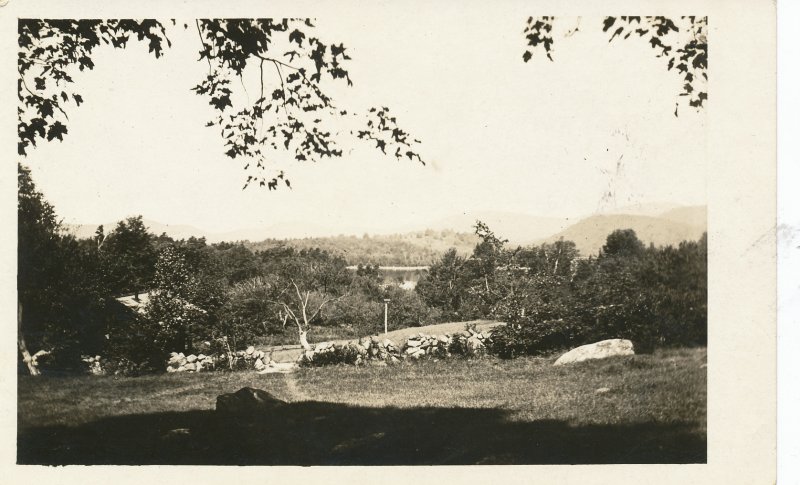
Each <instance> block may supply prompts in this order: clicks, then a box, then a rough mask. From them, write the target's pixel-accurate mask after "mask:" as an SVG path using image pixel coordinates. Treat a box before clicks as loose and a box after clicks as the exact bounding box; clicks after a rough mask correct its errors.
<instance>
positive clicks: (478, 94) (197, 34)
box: [14, 4, 720, 466]
mask: <svg viewBox="0 0 800 485" xmlns="http://www.w3.org/2000/svg"><path fill="white" fill-rule="evenodd" d="M445 5H446V4H442V5H441V6H439V7H437V8H434V7H432V6H427V7H426V11H425V12H424V14H422V13H421V12H419V11H415V9H410V8H406V9H387V11H386V12H383V15H380V13H381V12H382V11H381V10H380V9H379V10H378V12H379V13H378V14H375V13H374V12H373V14H372V15H370V16H369V17H368V18H367V17H364V16H359V15H358V14H357V10H351V11H350V12H349V13H348V14H347V15H330V14H328V15H320V16H317V17H286V18H283V17H269V16H260V17H247V18H245V17H233V16H230V17H198V16H195V17H183V18H181V17H177V16H176V17H174V18H172V17H169V16H165V17H159V18H139V17H137V18H121V17H120V18H112V17H105V16H104V17H102V18H91V17H89V16H80V17H75V18H64V17H63V16H60V15H54V16H52V17H48V16H38V17H33V16H20V17H19V18H16V19H14V22H15V23H16V27H17V31H16V36H15V37H16V41H17V44H16V46H15V47H14V56H15V58H16V64H17V74H16V78H17V90H16V94H17V110H16V111H17V137H16V140H15V141H16V146H17V154H16V159H17V241H16V245H17V251H16V255H17V275H16V288H17V291H16V300H17V305H16V317H17V327H16V347H17V348H16V380H17V384H16V385H17V396H16V403H15V405H16V425H17V428H16V463H17V464H18V465H289V466H335V465H360V466H377V465H576V464H580V465H593V464H603V465H611V464H698V465H704V464H706V463H708V462H709V458H708V457H709V436H708V422H709V407H708V396H709V375H708V363H709V355H708V348H709V346H710V345H714V341H713V339H712V338H710V337H709V242H708V241H709V223H710V219H709V190H710V189H709V187H710V186H711V184H714V183H718V182H719V181H720V180H719V179H715V177H714V173H713V172H712V170H711V168H710V167H711V163H712V162H711V160H712V154H711V152H710V150H709V145H710V143H711V141H710V126H709V125H710V119H711V118H710V117H709V110H710V109H711V108H710V106H713V103H714V99H715V98H714V96H715V92H714V89H712V88H713V86H714V84H713V83H711V82H710V79H713V74H712V73H713V71H712V70H710V69H713V66H714V62H715V59H714V55H713V54H714V42H715V40H714V36H713V35H710V30H709V29H711V31H713V29H714V18H713V17H710V16H708V15H707V14H706V13H705V11H703V10H701V11H691V10H686V11H684V12H681V13H680V14H678V15H655V14H653V15H641V16H623V15H616V14H615V15H596V14H592V15H550V14H549V13H548V11H546V10H545V11H543V10H537V8H536V5H535V4H532V5H531V8H530V9H529V10H527V11H526V13H525V14H523V15H519V14H518V12H519V11H523V10H524V9H522V10H520V9H514V10H513V11H511V13H510V11H509V9H498V10H492V9H488V8H481V9H476V8H465V9H458V8H456V7H455V5H449V6H445ZM262 10H263V11H264V14H266V15H268V14H269V9H262ZM609 13H611V12H609ZM653 13H657V12H653ZM709 66H711V67H709ZM710 86H711V88H710Z"/></svg>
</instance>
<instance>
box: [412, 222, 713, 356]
mask: <svg viewBox="0 0 800 485" xmlns="http://www.w3.org/2000/svg"><path fill="white" fill-rule="evenodd" d="M476 232H477V234H478V236H479V237H480V239H481V242H480V243H479V244H478V245H477V246H476V247H475V251H474V252H473V254H472V255H471V256H470V257H465V258H464V257H460V256H458V255H457V254H456V252H455V251H449V252H448V253H446V254H445V255H444V256H443V257H442V259H441V260H440V261H439V262H438V263H436V264H435V265H433V266H432V267H431V269H430V272H429V273H428V274H427V275H426V276H425V277H424V278H423V279H422V280H421V281H420V282H419V284H418V285H417V288H416V291H417V292H418V293H419V294H420V296H422V298H423V300H424V301H425V303H426V304H428V305H430V306H433V307H435V308H438V309H440V311H441V312H442V315H443V316H444V317H445V318H446V319H451V320H453V319H460V320H469V319H473V318H485V317H488V318H496V319H499V320H503V321H505V322H507V323H508V325H507V326H506V327H504V328H503V329H501V330H500V331H499V332H497V333H496V334H495V336H494V345H495V347H496V348H495V350H496V351H497V352H498V353H499V354H500V355H502V356H506V357H511V356H514V355H519V354H536V353H542V352H548V351H552V350H555V349H559V348H566V347H570V346H575V345H580V344H583V343H589V342H592V341H597V340H600V339H605V338H628V339H631V340H633V341H634V343H635V345H636V348H637V350H638V351H645V352H646V351H650V350H652V349H653V348H654V347H655V346H663V345H703V344H705V343H706V339H707V303H706V302H707V241H706V236H705V235H704V236H703V237H702V238H701V239H700V240H699V241H685V242H682V243H681V244H679V245H678V247H672V246H667V247H660V248H656V247H654V246H652V245H651V246H650V247H646V246H645V245H644V244H643V243H642V242H641V241H640V240H639V239H638V238H637V236H636V234H635V232H634V231H633V230H630V229H627V230H616V231H614V232H613V233H612V234H610V235H609V236H608V238H607V241H606V244H605V245H604V246H603V248H602V250H601V251H600V253H599V255H597V256H591V257H589V258H579V254H578V251H577V250H576V248H575V244H574V243H573V242H571V241H558V242H556V243H553V244H543V245H541V246H539V247H531V248H520V247H518V248H515V249H514V248H509V247H507V242H506V241H505V240H502V239H500V238H499V237H497V236H496V235H495V234H494V233H493V232H492V231H490V230H489V228H488V227H486V226H485V225H484V224H481V223H478V225H477V231H476Z"/></svg>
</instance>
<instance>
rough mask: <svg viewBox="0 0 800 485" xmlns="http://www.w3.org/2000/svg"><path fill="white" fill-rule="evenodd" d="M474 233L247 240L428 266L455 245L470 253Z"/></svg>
mask: <svg viewBox="0 0 800 485" xmlns="http://www.w3.org/2000/svg"><path fill="white" fill-rule="evenodd" d="M476 242H477V238H476V237H475V235H474V234H471V233H465V232H456V231H453V230H442V231H434V230H431V229H428V230H425V231H417V232H411V233H405V234H373V235H370V234H364V235H363V236H360V237H359V236H352V235H351V236H345V235H338V236H330V237H307V238H302V239H265V240H263V241H260V242H256V243H250V242H248V243H246V245H247V247H248V248H249V249H251V250H253V251H263V250H266V249H270V248H274V247H276V246H291V247H293V248H295V249H315V248H319V249H324V250H326V251H329V252H340V253H344V255H345V258H346V259H347V261H348V263H350V264H351V265H356V264H378V265H381V266H427V265H430V264H432V263H434V262H435V261H437V260H438V259H439V258H440V257H441V255H442V251H443V250H445V249H447V248H451V247H454V248H456V249H457V250H458V251H459V252H460V253H463V254H469V252H470V251H471V250H472V248H473V247H474V246H475V243H476Z"/></svg>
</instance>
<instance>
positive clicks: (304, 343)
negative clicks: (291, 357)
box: [298, 330, 311, 350]
mask: <svg viewBox="0 0 800 485" xmlns="http://www.w3.org/2000/svg"><path fill="white" fill-rule="evenodd" d="M298 333H299V334H300V345H302V346H303V349H304V350H311V345H309V343H308V338H306V334H307V333H308V332H306V331H304V330H298Z"/></svg>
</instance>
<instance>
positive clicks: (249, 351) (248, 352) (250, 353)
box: [244, 345, 256, 355]
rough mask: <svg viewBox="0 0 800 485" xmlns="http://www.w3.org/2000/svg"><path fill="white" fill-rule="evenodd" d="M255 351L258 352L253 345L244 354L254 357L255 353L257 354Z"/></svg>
mask: <svg viewBox="0 0 800 485" xmlns="http://www.w3.org/2000/svg"><path fill="white" fill-rule="evenodd" d="M255 351H256V348H255V347H253V346H252V345H251V346H250V347H247V350H245V351H244V352H245V353H246V354H247V355H253V352H255Z"/></svg>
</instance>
